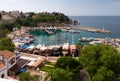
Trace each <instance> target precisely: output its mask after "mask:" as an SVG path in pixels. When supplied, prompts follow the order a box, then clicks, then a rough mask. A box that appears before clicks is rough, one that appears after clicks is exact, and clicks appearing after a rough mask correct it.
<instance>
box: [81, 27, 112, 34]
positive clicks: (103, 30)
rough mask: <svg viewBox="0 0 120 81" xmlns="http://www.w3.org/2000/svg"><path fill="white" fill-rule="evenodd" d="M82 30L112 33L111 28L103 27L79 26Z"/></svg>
mask: <svg viewBox="0 0 120 81" xmlns="http://www.w3.org/2000/svg"><path fill="white" fill-rule="evenodd" d="M79 29H80V30H84V31H89V32H98V33H110V31H109V30H105V29H101V28H91V27H82V26H80V27H79Z"/></svg>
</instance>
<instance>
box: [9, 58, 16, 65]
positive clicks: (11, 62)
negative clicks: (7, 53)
mask: <svg viewBox="0 0 120 81" xmlns="http://www.w3.org/2000/svg"><path fill="white" fill-rule="evenodd" d="M9 63H10V64H11V65H12V64H14V63H15V57H14V58H12V59H11V60H10V61H9Z"/></svg>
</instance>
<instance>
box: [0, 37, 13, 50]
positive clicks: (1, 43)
mask: <svg viewBox="0 0 120 81" xmlns="http://www.w3.org/2000/svg"><path fill="white" fill-rule="evenodd" d="M14 49H15V46H14V44H13V43H12V40H11V39H10V38H2V39H1V40H0V50H10V51H14Z"/></svg>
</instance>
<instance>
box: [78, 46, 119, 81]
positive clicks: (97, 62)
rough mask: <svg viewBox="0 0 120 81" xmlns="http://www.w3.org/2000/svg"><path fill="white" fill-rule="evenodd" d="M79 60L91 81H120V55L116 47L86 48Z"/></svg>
mask: <svg viewBox="0 0 120 81" xmlns="http://www.w3.org/2000/svg"><path fill="white" fill-rule="evenodd" d="M79 60H80V63H81V64H82V66H83V68H84V69H85V70H86V71H87V72H88V75H89V77H90V80H91V81H120V77H119V75H120V70H119V68H120V54H119V53H118V52H117V50H116V49H115V48H114V47H112V46H109V45H104V44H100V45H89V46H85V47H84V48H83V50H82V53H81V56H80V58H79Z"/></svg>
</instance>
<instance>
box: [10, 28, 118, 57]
mask: <svg viewBox="0 0 120 81" xmlns="http://www.w3.org/2000/svg"><path fill="white" fill-rule="evenodd" d="M89 29H91V28H88V31H89ZM86 30H87V29H86ZM86 30H85V32H87V31H86ZM95 30H96V29H95ZM101 30H102V29H101ZM56 31H57V32H56ZM78 31H79V32H78ZM96 31H97V30H96ZM31 32H32V33H31ZM33 32H35V33H37V32H38V33H40V34H39V35H38V37H36V35H34V34H33ZM41 32H42V33H41ZM51 32H52V33H51ZM55 32H56V33H55ZM82 32H84V31H83V29H82V30H81V29H80V28H77V27H75V28H71V27H69V28H68V27H64V28H61V27H58V28H57V27H53V28H52V27H45V28H43V27H42V28H40V27H35V28H34V29H31V28H24V27H22V28H21V29H20V30H19V29H16V30H15V31H14V34H12V35H11V38H12V40H13V42H14V44H15V47H16V49H18V50H19V51H20V52H24V53H29V54H37V55H42V56H46V55H47V56H78V54H77V52H78V50H77V48H76V44H77V43H78V42H88V44H100V43H106V38H99V37H81V36H80V34H81V33H82ZM92 32H93V31H92ZM92 32H91V33H92ZM43 33H44V34H43ZM88 33H89V32H88ZM94 34H95V33H94ZM96 34H97V33H96ZM111 40H113V39H111ZM117 40H119V39H117ZM76 41H77V42H76ZM107 42H108V40H107ZM108 43H109V42H108ZM109 44H110V45H112V46H115V47H117V48H119V47H120V44H119V42H118V41H117V44H116V43H113V42H112V43H109Z"/></svg>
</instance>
